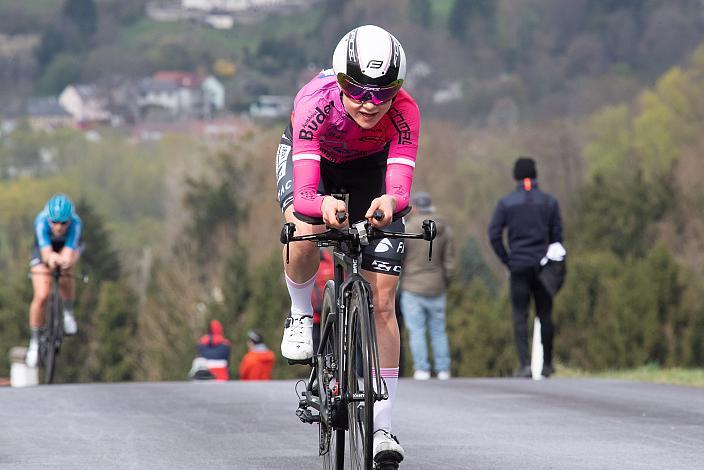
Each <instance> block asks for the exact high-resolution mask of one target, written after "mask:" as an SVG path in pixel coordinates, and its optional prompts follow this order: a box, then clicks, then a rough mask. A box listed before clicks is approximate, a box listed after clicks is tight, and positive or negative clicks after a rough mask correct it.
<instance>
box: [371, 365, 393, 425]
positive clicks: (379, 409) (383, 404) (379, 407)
mask: <svg viewBox="0 0 704 470" xmlns="http://www.w3.org/2000/svg"><path fill="white" fill-rule="evenodd" d="M379 372H380V374H381V377H382V378H383V379H384V380H385V381H386V388H387V389H388V390H389V398H388V399H387V400H382V401H377V402H375V403H374V431H377V430H379V429H386V430H387V431H391V412H392V410H393V408H394V402H395V401H396V388H397V387H398V367H391V368H379ZM372 375H376V374H374V371H372Z"/></svg>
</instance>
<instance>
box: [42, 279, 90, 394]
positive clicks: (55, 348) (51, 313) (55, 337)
mask: <svg viewBox="0 0 704 470" xmlns="http://www.w3.org/2000/svg"><path fill="white" fill-rule="evenodd" d="M49 275H50V276H51V278H52V280H51V293H50V294H49V300H48V301H47V305H46V313H45V315H44V325H45V326H44V328H43V329H42V332H41V334H40V335H39V365H40V366H41V367H42V368H43V369H44V383H45V384H50V383H52V382H53V381H54V370H55V368H56V356H57V355H58V354H59V351H60V350H61V344H62V343H63V340H64V307H63V302H62V300H61V295H60V293H59V280H60V279H61V277H62V276H74V275H73V274H68V273H65V272H62V271H61V269H60V268H58V267H57V268H55V269H54V270H53V271H52V272H51V273H50V274H49ZM76 278H79V279H82V280H83V282H87V277H86V276H76Z"/></svg>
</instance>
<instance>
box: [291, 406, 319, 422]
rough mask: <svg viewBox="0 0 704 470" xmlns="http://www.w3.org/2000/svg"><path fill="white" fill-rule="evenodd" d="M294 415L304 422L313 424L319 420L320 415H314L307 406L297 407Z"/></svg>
mask: <svg viewBox="0 0 704 470" xmlns="http://www.w3.org/2000/svg"><path fill="white" fill-rule="evenodd" d="M296 416H298V419H300V420H301V421H302V422H304V423H308V424H313V423H319V422H320V415H314V414H313V413H312V412H311V411H310V410H309V409H308V408H298V409H297V410H296Z"/></svg>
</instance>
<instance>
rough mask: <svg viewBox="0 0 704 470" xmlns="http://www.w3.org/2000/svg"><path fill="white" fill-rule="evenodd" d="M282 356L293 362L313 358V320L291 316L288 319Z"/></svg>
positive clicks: (282, 342)
mask: <svg viewBox="0 0 704 470" xmlns="http://www.w3.org/2000/svg"><path fill="white" fill-rule="evenodd" d="M281 354H282V355H283V356H284V357H285V358H286V359H291V360H292V361H304V360H306V359H310V358H311V357H313V318H312V317H304V316H299V315H296V316H290V317H288V318H287V319H286V327H285V328H284V338H283V340H282V341H281Z"/></svg>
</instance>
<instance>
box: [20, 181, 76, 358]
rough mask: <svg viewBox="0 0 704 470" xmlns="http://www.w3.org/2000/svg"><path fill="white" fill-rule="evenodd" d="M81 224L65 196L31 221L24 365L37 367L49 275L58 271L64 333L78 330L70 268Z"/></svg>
mask: <svg viewBox="0 0 704 470" xmlns="http://www.w3.org/2000/svg"><path fill="white" fill-rule="evenodd" d="M82 229H83V223H82V222H81V218H80V217H79V216H78V214H76V212H75V209H74V206H73V202H71V199H69V197H68V196H66V195H65V194H55V195H54V196H52V197H51V199H49V201H48V202H47V203H46V206H44V209H42V211H41V212H39V214H37V217H36V218H35V219H34V248H33V250H32V258H31V261H30V263H29V264H30V273H31V276H32V288H33V289H34V296H33V298H32V303H31V304H30V306H29V328H30V332H31V333H30V335H31V336H30V340H29V349H28V350H27V365H28V366H29V367H36V366H37V359H38V352H39V332H40V329H41V328H42V327H43V326H44V312H45V311H46V303H47V300H48V298H49V293H50V290H51V276H50V274H51V272H52V271H53V270H54V269H56V268H60V269H61V271H62V273H64V274H67V275H65V276H61V278H60V281H59V289H60V293H61V299H62V301H63V306H64V332H65V333H66V335H75V334H76V332H77V330H78V327H77V325H76V319H75V317H74V315H73V300H74V298H75V296H76V281H75V278H74V277H73V267H74V266H75V264H76V262H77V261H78V259H79V257H80V255H81V248H82V247H81V231H82Z"/></svg>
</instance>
